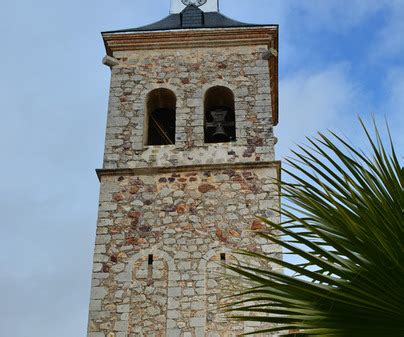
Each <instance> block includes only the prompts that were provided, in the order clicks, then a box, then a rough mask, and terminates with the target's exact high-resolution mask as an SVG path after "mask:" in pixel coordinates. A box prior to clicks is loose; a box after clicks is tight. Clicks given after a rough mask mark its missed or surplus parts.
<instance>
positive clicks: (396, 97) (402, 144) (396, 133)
mask: <svg viewBox="0 0 404 337" xmlns="http://www.w3.org/2000/svg"><path fill="white" fill-rule="evenodd" d="M385 84H386V87H387V92H388V94H387V97H386V100H385V102H384V103H382V104H381V107H380V114H383V115H385V116H386V119H387V122H388V123H389V126H390V128H391V131H392V134H393V139H394V141H395V143H396V149H397V150H398V154H399V155H400V156H401V157H403V155H404V151H403V148H404V136H403V130H404V95H403V93H404V67H402V68H394V69H391V70H390V73H389V75H388V77H387V79H386V83H385Z"/></svg>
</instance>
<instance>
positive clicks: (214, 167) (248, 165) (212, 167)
mask: <svg viewBox="0 0 404 337" xmlns="http://www.w3.org/2000/svg"><path fill="white" fill-rule="evenodd" d="M265 168H274V169H276V171H277V179H278V181H280V180H281V162H280V161H270V162H245V163H222V164H207V165H184V166H170V167H168V166H164V167H139V168H133V169H129V168H128V169H125V168H120V169H98V170H96V172H97V176H98V179H99V180H100V181H101V179H102V177H108V176H139V175H155V174H165V173H178V172H189V171H199V172H203V171H218V170H230V169H232V170H242V169H265Z"/></svg>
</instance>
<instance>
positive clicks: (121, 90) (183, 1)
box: [88, 0, 281, 337]
mask: <svg viewBox="0 0 404 337" xmlns="http://www.w3.org/2000/svg"><path fill="white" fill-rule="evenodd" d="M102 37H103V40H104V44H105V47H106V54H107V55H106V56H105V58H104V60H103V62H104V64H105V65H107V66H108V67H110V69H111V86H110V95H109V107H108V122H107V130H106V140H105V155H104V162H103V168H102V169H99V170H97V174H98V177H99V180H100V184H101V191H100V201H99V213H98V223H97V236H96V242H95V254H94V266H93V275H92V291H91V302H90V315H89V325H88V337H164V336H167V337H204V336H207V337H224V336H237V335H239V334H241V333H244V332H251V331H254V328H256V326H254V325H250V324H244V323H237V322H231V321H229V320H227V319H226V317H225V315H224V314H223V313H222V312H221V311H220V310H219V307H220V305H221V304H222V303H223V301H224V297H225V296H226V294H227V293H226V291H227V290H228V289H230V288H232V287H236V286H237V285H238V284H239V282H240V280H239V279H237V278H236V277H234V278H232V279H229V278H224V277H223V273H225V270H224V269H223V267H222V266H221V262H234V263H237V262H247V263H248V261H246V260H243V259H242V258H240V257H239V256H237V255H234V254H233V250H234V249H244V248H246V249H252V250H255V251H264V252H266V253H270V252H272V253H276V254H280V253H281V249H280V247H279V246H277V245H267V244H266V243H265V244H263V243H262V241H261V240H259V239H258V238H257V237H256V235H255V233H254V231H255V230H258V229H261V228H263V227H262V224H261V223H260V222H259V221H258V220H257V219H256V216H257V215H261V216H265V217H269V218H271V219H272V220H273V221H279V215H278V214H277V213H276V212H274V209H277V208H278V207H279V197H278V186H277V184H276V182H275V179H276V178H278V177H279V174H280V172H279V170H280V164H279V162H277V161H275V155H274V146H275V143H276V138H275V137H274V134H273V128H274V126H275V125H276V124H277V123H278V26H277V25H255V24H246V23H242V22H238V21H235V20H232V19H229V18H227V17H226V16H224V15H222V14H221V13H220V12H219V6H218V0H172V1H171V11H170V14H169V16H167V17H166V18H164V19H163V20H161V21H159V22H156V23H153V24H150V25H147V26H144V27H140V28H132V29H125V30H119V31H110V32H104V33H102ZM232 281H233V282H232Z"/></svg>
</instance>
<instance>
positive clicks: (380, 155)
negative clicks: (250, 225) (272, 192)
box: [225, 121, 404, 337]
mask: <svg viewBox="0 0 404 337" xmlns="http://www.w3.org/2000/svg"><path fill="white" fill-rule="evenodd" d="M361 123H362V126H363V128H364V131H365V135H366V137H367V140H368V142H369V145H370V148H371V153H370V155H366V154H365V153H364V152H362V151H360V150H358V149H355V148H354V147H353V146H352V145H351V144H349V143H348V142H347V141H346V140H344V139H343V138H342V137H340V136H338V135H337V134H335V133H331V135H330V136H326V135H324V134H319V136H318V137H317V138H315V139H308V144H309V145H308V146H306V147H304V146H300V147H299V149H298V151H295V152H294V156H295V158H294V159H288V160H287V163H288V164H289V166H290V169H289V170H284V171H285V172H286V173H287V174H288V175H289V177H291V179H293V180H294V182H293V183H286V182H283V183H281V186H282V196H283V198H284V200H285V202H284V206H283V207H282V210H281V215H282V217H283V219H284V220H285V221H284V222H282V223H281V224H277V223H272V222H271V221H269V220H266V219H261V220H262V221H264V222H265V223H267V225H268V230H265V231H262V232H261V233H259V235H260V236H261V237H262V238H264V239H265V240H268V241H270V242H271V243H274V244H278V245H280V246H282V247H283V249H284V251H285V254H294V255H297V256H299V257H300V258H301V259H302V260H303V261H302V262H301V263H299V264H291V263H289V262H286V261H283V260H280V259H279V258H278V257H274V256H271V255H265V254H262V253H257V252H248V251H237V252H236V253H237V254H242V255H244V256H246V257H247V258H248V259H250V260H251V259H253V260H256V261H259V262H260V265H261V266H262V267H259V268H257V267H252V266H250V265H246V264H241V265H227V266H226V267H227V268H228V269H230V270H231V271H233V272H235V273H237V274H238V275H240V277H241V279H242V281H243V282H241V284H243V285H244V286H243V287H242V289H241V290H240V291H239V292H237V293H235V294H233V295H232V296H230V297H229V303H230V304H227V305H226V306H225V309H226V310H227V311H228V312H229V315H230V316H231V317H232V318H234V319H236V320H242V321H254V322H262V323H268V324H270V325H269V326H268V327H267V328H265V329H264V330H261V331H256V332H254V333H250V334H249V335H253V334H258V333H264V334H269V333H275V332H276V333H281V334H283V335H282V336H329V337H331V336H333V337H362V336H363V337H403V336H404V190H403V184H404V171H403V168H402V164H401V163H400V161H399V159H398V157H397V155H396V151H395V149H394V146H393V143H392V141H391V138H390V146H389V149H387V147H386V146H384V144H383V142H382V138H381V136H380V134H379V132H378V129H377V128H376V127H375V136H374V137H372V136H371V134H370V132H369V131H368V130H367V129H366V127H365V126H364V124H363V122H362V121H361ZM389 136H390V135H389ZM275 211H276V210H275ZM255 265H256V264H255ZM274 265H278V266H279V267H281V268H282V269H283V270H285V271H288V272H286V273H281V272H279V271H275V270H274V269H272V268H270V267H268V266H272V267H273V266H274ZM265 266H266V267H265ZM291 274H292V276H291ZM271 326H272V327H271Z"/></svg>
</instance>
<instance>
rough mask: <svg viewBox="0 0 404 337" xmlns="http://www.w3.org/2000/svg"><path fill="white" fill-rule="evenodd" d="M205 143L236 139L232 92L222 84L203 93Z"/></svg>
mask: <svg viewBox="0 0 404 337" xmlns="http://www.w3.org/2000/svg"><path fill="white" fill-rule="evenodd" d="M204 117H205V123H204V125H205V143H208V144H212V143H228V142H234V141H236V113H235V104H234V93H233V91H231V90H230V89H229V88H227V87H224V86H214V87H211V88H209V89H208V90H207V91H206V93H205V99H204Z"/></svg>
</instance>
